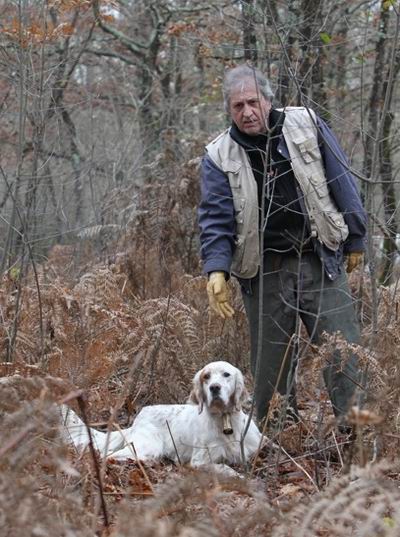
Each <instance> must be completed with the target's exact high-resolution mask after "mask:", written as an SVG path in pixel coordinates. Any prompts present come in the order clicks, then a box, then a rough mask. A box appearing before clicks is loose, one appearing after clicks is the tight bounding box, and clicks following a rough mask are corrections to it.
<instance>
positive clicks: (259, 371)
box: [242, 255, 297, 420]
mask: <svg viewBox="0 0 400 537" xmlns="http://www.w3.org/2000/svg"><path fill="white" fill-rule="evenodd" d="M284 259H285V256H277V255H271V256H267V258H266V259H265V261H264V277H263V296H262V301H263V313H262V321H261V322H262V336H261V348H260V352H259V359H257V354H258V339H259V317H260V314H259V293H260V280H259V278H258V277H257V278H255V279H253V280H252V281H251V285H250V286H248V288H247V292H246V291H245V290H243V287H242V291H243V292H242V295H243V302H244V306H245V309H246V313H247V318H248V322H249V332H250V345H251V351H250V362H251V371H252V374H253V377H254V382H255V388H254V395H255V404H256V412H257V418H258V419H259V420H262V419H263V418H265V417H266V415H267V413H268V408H269V403H270V400H271V398H272V396H273V394H274V390H275V388H276V389H277V391H278V392H279V393H281V394H283V395H288V397H289V404H290V405H291V406H292V408H293V407H294V410H295V412H297V407H296V401H295V387H294V378H293V373H294V368H293V358H294V354H295V348H296V346H295V345H290V348H289V343H290V341H291V336H292V335H293V333H294V331H295V327H296V307H295V302H296V295H295V286H294V281H293V275H292V274H290V273H288V272H286V271H285V269H284V267H282V263H283V262H284Z"/></svg>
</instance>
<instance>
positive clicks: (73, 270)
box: [0, 162, 400, 537]
mask: <svg viewBox="0 0 400 537" xmlns="http://www.w3.org/2000/svg"><path fill="white" fill-rule="evenodd" d="M161 180H162V181H164V183H163V191H162V198H161V197H160V194H159V193H160V183H159V181H161ZM166 184H168V185H169V186H168V187H167V186H165V185H166ZM196 184H197V172H196V163H195V162H192V163H191V164H188V165H187V166H186V167H185V168H183V174H182V173H181V174H180V175H179V179H174V180H171V181H170V182H169V183H165V177H163V176H161V177H159V178H158V177H157V176H156V177H155V178H154V180H153V182H152V183H150V185H149V186H148V187H147V189H146V190H144V191H143V192H142V193H141V197H140V205H139V207H138V210H137V213H136V216H135V218H133V219H132V221H131V222H130V223H129V225H128V226H127V229H126V233H125V234H124V236H123V237H122V238H121V237H120V238H118V240H113V241H112V242H111V243H110V248H109V252H108V254H107V256H106V258H105V259H104V260H103V261H101V262H99V261H98V260H97V261H95V259H98V258H97V255H96V252H95V251H93V250H92V249H91V246H90V243H89V242H88V243H85V244H84V245H83V246H81V247H76V248H73V247H71V246H64V247H62V246H57V247H55V248H54V249H53V251H52V252H50V254H49V258H48V260H47V262H46V263H45V264H43V265H41V266H40V267H39V274H38V277H39V285H40V291H41V296H40V302H41V306H42V319H43V324H42V326H41V325H40V319H39V315H38V311H39V297H38V294H37V290H36V285H35V281H34V278H33V275H32V274H31V273H29V274H28V275H27V277H26V278H25V279H24V280H23V281H18V280H16V279H15V275H14V278H11V277H10V276H6V277H5V278H4V280H3V282H2V286H1V288H0V313H1V319H2V323H1V325H0V352H1V354H2V356H3V357H6V356H8V355H9V356H11V358H12V362H9V363H2V364H0V374H1V377H2V378H1V379H0V391H1V398H0V439H1V440H0V470H1V471H0V527H1V528H2V533H1V535H2V536H3V535H4V536H10V537H11V536H13V537H14V536H16V537H19V536H20V535H21V536H22V535H24V536H25V535H35V536H47V535H49V536H50V535H51V536H58V535H65V536H75V535H76V536H81V535H82V536H83V535H88V536H94V535H100V534H101V535H107V534H109V535H113V536H115V537H116V536H121V537H122V536H128V535H129V536H130V535H140V536H141V537H146V536H154V537H156V536H157V537H161V536H165V537H169V536H171V537H172V536H181V537H200V536H205V535H207V536H208V537H210V536H218V537H227V536H230V537H231V536H232V537H241V536H246V537H253V536H254V537H256V536H264V535H270V536H272V537H284V536H285V537H286V536H287V537H289V536H292V535H293V536H296V537H301V536H307V537H308V536H310V537H313V536H315V537H317V536H323V537H325V536H327V537H331V536H332V537H336V536H338V537H348V536H352V535H354V536H355V535H362V536H363V537H365V536H369V535H370V536H371V537H375V536H379V537H381V536H385V537H392V536H395V535H396V536H397V535H398V534H399V527H400V497H399V492H398V486H399V483H400V479H399V474H398V469H397V466H395V465H394V463H393V462H392V461H394V460H396V459H397V452H398V448H399V441H400V430H399V428H400V414H399V400H400V373H399V356H400V352H399V351H400V319H399V303H400V293H399V291H398V290H396V289H395V288H393V287H392V288H391V289H380V290H379V306H378V316H377V318H378V327H377V332H372V329H371V324H370V317H371V316H370V314H371V299H370V291H369V289H368V284H367V281H363V282H361V280H360V277H359V276H358V278H357V277H355V279H354V281H353V285H354V288H355V289H356V290H358V289H360V287H361V285H360V284H361V283H363V297H362V298H363V302H362V305H363V308H362V312H361V313H362V315H363V320H364V326H363V345H362V346H360V347H359V348H357V349H356V350H357V352H358V354H359V356H360V359H361V361H362V363H363V364H364V366H365V367H367V368H368V373H369V379H370V384H369V388H370V389H369V398H368V406H367V412H366V413H364V414H357V413H354V415H353V418H354V421H355V423H356V425H357V429H358V432H359V436H358V439H357V440H356V442H352V443H348V442H349V439H348V438H345V437H341V436H340V435H338V434H337V432H336V431H335V428H334V423H333V421H332V418H331V411H330V405H329V402H327V399H326V394H325V391H324V390H323V389H322V385H321V381H320V369H321V361H322V360H323V359H324V355H325V353H328V352H329V348H330V347H329V346H332V344H334V345H335V346H338V345H339V346H341V347H342V348H343V349H344V350H346V347H347V345H346V344H345V343H343V342H340V341H339V340H338V339H335V342H334V343H333V340H332V339H331V340H329V339H328V340H327V343H326V346H325V348H323V349H320V350H319V351H318V352H317V351H316V350H315V349H312V348H310V349H309V350H308V351H307V353H306V355H305V356H304V357H303V359H302V364H301V371H300V375H299V377H300V382H299V402H300V407H301V412H302V422H301V423H300V424H295V425H292V426H291V427H289V428H287V429H285V430H281V429H278V430H277V431H276V434H275V437H274V438H273V440H274V442H275V444H276V445H275V447H269V448H264V449H263V451H262V452H261V453H260V454H259V455H258V456H257V457H256V458H255V459H254V460H253V461H252V463H251V464H250V465H249V468H246V469H244V468H238V470H239V471H240V472H241V473H242V475H243V476H244V477H243V479H237V480H232V479H223V478H221V477H216V476H214V475H211V474H209V473H208V474H207V473H204V472H195V471H193V470H190V469H189V468H181V467H176V466H174V465H172V464H171V463H169V462H168V461H162V462H160V463H157V464H155V465H148V464H147V465H145V466H141V467H140V466H137V465H136V464H135V463H134V462H132V461H127V462H126V463H118V462H116V461H112V460H111V461H108V462H107V464H103V463H102V462H101V461H98V460H97V457H96V456H93V454H91V453H90V452H88V453H85V454H84V455H83V456H78V454H76V453H75V452H74V451H72V450H71V449H67V448H66V447H65V446H64V445H63V444H62V442H61V440H60V438H59V433H58V425H57V424H58V413H57V406H56V405H55V403H57V402H60V401H61V400H65V398H66V397H68V396H69V397H70V399H71V401H70V404H72V405H74V404H75V408H77V406H76V397H75V395H76V393H75V395H74V391H75V390H77V389H80V390H83V394H84V399H82V400H83V401H84V404H85V408H86V412H87V415H88V417H89V419H90V420H91V421H95V422H105V423H107V422H109V420H110V416H111V421H112V420H116V421H118V423H119V425H120V426H125V425H127V424H129V423H131V421H132V419H133V417H134V415H135V413H136V412H137V411H138V410H139V409H140V408H141V406H143V405H144V404H152V403H157V402H160V403H167V402H168V403H172V402H183V401H185V399H186V398H187V396H188V394H189V390H190V383H191V379H192V376H193V373H194V372H195V371H196V370H198V369H199V368H200V367H202V366H203V365H204V364H205V363H206V362H208V361H210V360H211V359H216V358H222V359H224V358H225V359H228V360H229V361H231V362H232V363H234V364H235V365H237V366H239V367H240V368H241V369H242V370H243V371H244V373H245V374H246V377H247V380H248V383H249V387H251V383H250V376H249V370H248V350H249V349H248V339H247V330H246V319H245V315H244V312H243V309H242V305H241V300H240V293H239V290H238V288H237V286H235V284H234V283H232V293H233V301H234V304H235V309H236V311H237V313H236V315H235V317H234V319H233V320H231V321H228V322H226V323H223V322H222V321H220V320H216V319H215V318H211V317H210V316H209V312H208V306H207V298H206V292H205V280H204V278H203V277H201V276H199V261H198V257H197V254H196V251H197V245H196V234H195V228H196V222H195V218H196V217H195V208H196V205H197V198H196V186H195V185H196ZM157 193H158V194H157ZM110 252H112V253H110ZM78 258H79V259H80V262H79V263H77V261H76V260H77V259H78ZM20 284H21V290H22V294H21V300H20V305H19V308H18V309H17V308H16V304H17V301H16V295H17V290H18V287H19V285H20ZM15 328H17V331H16V332H15ZM13 334H16V338H15V341H13ZM41 340H43V352H42V353H41V352H40V342H41ZM10 344H13V347H12V349H11V350H12V352H11V353H10V352H9V350H10ZM74 401H75V402H74ZM346 448H348V449H346ZM371 460H374V461H375V462H374V464H370V461H371ZM99 476H100V481H99ZM101 497H102V498H103V500H104V503H103V504H102V503H101Z"/></svg>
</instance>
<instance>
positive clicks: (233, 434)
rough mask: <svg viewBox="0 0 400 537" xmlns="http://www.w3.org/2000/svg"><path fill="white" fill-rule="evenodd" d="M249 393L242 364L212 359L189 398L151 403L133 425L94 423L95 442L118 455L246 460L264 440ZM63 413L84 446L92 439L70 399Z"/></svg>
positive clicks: (70, 433) (71, 436) (69, 434)
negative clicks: (250, 412) (116, 427)
mask: <svg viewBox="0 0 400 537" xmlns="http://www.w3.org/2000/svg"><path fill="white" fill-rule="evenodd" d="M246 396H247V392H246V389H245V386H244V381H243V375H242V373H241V372H240V371H239V369H237V368H236V367H234V366H233V365H231V364H229V363H228V362H222V361H218V362H212V363H209V364H208V365H206V366H205V367H203V369H201V370H200V371H198V372H197V373H196V375H195V377H194V379H193V389H192V392H191V394H190V398H189V403H188V404H182V405H178V404H173V405H153V406H146V407H144V408H143V409H142V410H141V411H140V412H139V414H138V415H137V417H136V419H135V421H134V423H133V425H132V426H131V427H129V428H127V429H124V430H120V431H113V432H108V433H106V432H100V431H97V430H95V429H93V428H91V435H92V439H93V444H94V446H95V448H96V449H97V450H98V451H99V452H100V455H101V456H103V457H112V458H115V459H119V460H124V459H128V458H129V459H136V458H137V459H139V460H143V461H146V460H154V459H160V458H162V457H168V458H169V459H172V460H174V461H180V462H181V463H190V464H191V465H192V466H199V465H203V464H206V465H207V464H213V463H228V464H229V463H230V464H232V463H239V462H243V459H244V460H248V459H249V457H250V456H251V455H252V454H254V453H255V452H256V450H257V448H258V446H259V445H260V440H261V433H260V431H259V430H258V428H257V426H256V424H255V423H254V422H253V421H252V420H251V421H250V422H249V423H248V416H247V415H246V414H245V413H244V412H243V410H242V403H243V401H244V399H245V398H246ZM62 415H63V423H64V427H63V431H64V435H65V437H66V438H67V440H69V441H72V443H73V444H74V445H75V446H76V447H77V448H78V449H83V448H85V447H86V446H87V445H88V444H89V435H88V431H87V428H86V426H85V424H84V423H83V422H82V421H81V420H80V418H79V417H78V416H77V415H76V414H75V413H74V412H73V411H72V410H71V409H69V408H68V407H66V406H65V405H64V406H63V407H62ZM227 416H228V417H229V420H226V417H227ZM247 425H248V427H247ZM246 428H247V430H246ZM241 441H242V444H243V449H242V448H241Z"/></svg>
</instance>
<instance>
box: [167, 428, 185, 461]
mask: <svg viewBox="0 0 400 537" xmlns="http://www.w3.org/2000/svg"><path fill="white" fill-rule="evenodd" d="M165 423H166V424H167V428H168V432H169V436H170V437H171V440H172V444H173V446H174V450H175V454H176V458H177V459H178V463H179V466H182V462H181V459H180V457H179V453H178V450H177V448H176V444H175V440H174V437H173V436H172V433H171V429H170V427H169V423H168V420H165Z"/></svg>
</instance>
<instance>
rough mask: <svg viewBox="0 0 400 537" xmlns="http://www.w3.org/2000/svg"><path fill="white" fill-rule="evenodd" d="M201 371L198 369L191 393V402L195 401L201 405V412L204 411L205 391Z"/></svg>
mask: <svg viewBox="0 0 400 537" xmlns="http://www.w3.org/2000/svg"><path fill="white" fill-rule="evenodd" d="M201 373H202V372H201V371H198V372H197V373H196V374H195V376H194V379H193V388H192V391H191V392H190V395H189V401H190V402H191V403H194V404H195V405H198V407H199V414H201V412H202V411H203V406H204V391H203V383H202V382H201Z"/></svg>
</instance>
